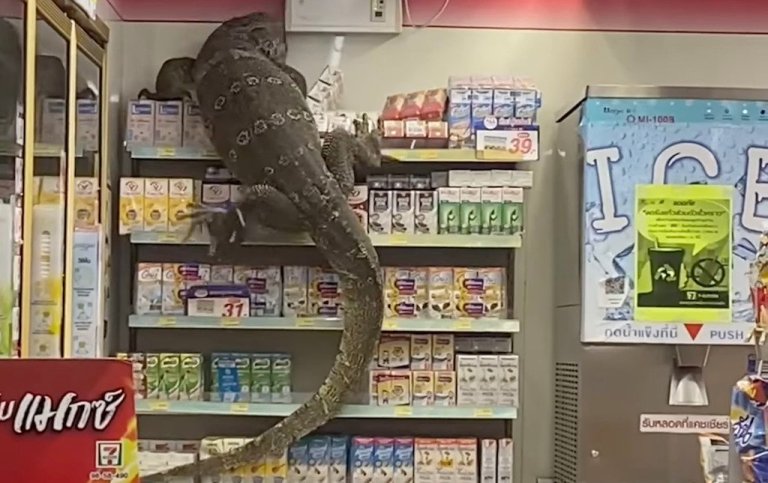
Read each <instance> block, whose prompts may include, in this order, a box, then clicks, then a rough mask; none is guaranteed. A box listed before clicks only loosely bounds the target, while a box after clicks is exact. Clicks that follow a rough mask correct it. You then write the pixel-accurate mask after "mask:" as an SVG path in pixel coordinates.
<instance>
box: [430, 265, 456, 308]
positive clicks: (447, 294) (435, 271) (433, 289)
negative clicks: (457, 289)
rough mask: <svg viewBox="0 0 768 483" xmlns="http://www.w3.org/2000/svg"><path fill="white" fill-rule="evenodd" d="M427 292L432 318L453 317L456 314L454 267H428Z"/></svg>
mask: <svg viewBox="0 0 768 483" xmlns="http://www.w3.org/2000/svg"><path fill="white" fill-rule="evenodd" d="M427 294H428V299H429V301H428V305H429V317H430V318H433V319H450V318H453V317H454V314H455V309H454V307H455V296H454V284H453V268H450V267H429V268H428V269H427Z"/></svg>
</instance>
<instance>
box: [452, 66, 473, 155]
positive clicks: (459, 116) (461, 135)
mask: <svg viewBox="0 0 768 483" xmlns="http://www.w3.org/2000/svg"><path fill="white" fill-rule="evenodd" d="M471 85H472V84H471V80H470V79H468V78H460V77H450V78H449V79H448V142H449V147H451V148H463V147H467V146H469V145H471V134H472V88H471Z"/></svg>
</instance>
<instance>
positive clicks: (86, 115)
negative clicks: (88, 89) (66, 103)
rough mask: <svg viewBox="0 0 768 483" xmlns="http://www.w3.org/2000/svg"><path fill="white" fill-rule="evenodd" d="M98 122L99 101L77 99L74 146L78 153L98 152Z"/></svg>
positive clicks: (99, 130)
mask: <svg viewBox="0 0 768 483" xmlns="http://www.w3.org/2000/svg"><path fill="white" fill-rule="evenodd" d="M99 121H100V119H99V101H98V100H92V99H78V100H77V118H76V125H77V126H76V129H75V146H76V147H77V150H78V151H99V141H100V137H99V133H100V132H101V129H100V128H101V126H100V123H99Z"/></svg>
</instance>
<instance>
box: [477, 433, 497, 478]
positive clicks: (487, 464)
mask: <svg viewBox="0 0 768 483" xmlns="http://www.w3.org/2000/svg"><path fill="white" fill-rule="evenodd" d="M497 451H498V450H497V448H496V440H495V439H483V440H481V441H480V483H496V467H497V465H498V462H497V461H496V454H497Z"/></svg>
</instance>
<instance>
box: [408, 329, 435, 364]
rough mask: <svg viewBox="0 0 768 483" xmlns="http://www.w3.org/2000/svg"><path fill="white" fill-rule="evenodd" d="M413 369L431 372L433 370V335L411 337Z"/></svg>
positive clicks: (413, 335)
mask: <svg viewBox="0 0 768 483" xmlns="http://www.w3.org/2000/svg"><path fill="white" fill-rule="evenodd" d="M411 369H412V370H414V371H429V370H431V369H432V335H431V334H412V335H411Z"/></svg>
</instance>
